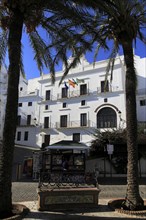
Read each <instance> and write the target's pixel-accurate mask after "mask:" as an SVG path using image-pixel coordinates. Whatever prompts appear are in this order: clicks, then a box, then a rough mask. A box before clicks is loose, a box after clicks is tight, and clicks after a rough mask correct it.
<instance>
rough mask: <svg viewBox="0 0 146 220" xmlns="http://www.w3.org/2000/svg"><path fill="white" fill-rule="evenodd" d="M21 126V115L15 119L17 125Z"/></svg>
mask: <svg viewBox="0 0 146 220" xmlns="http://www.w3.org/2000/svg"><path fill="white" fill-rule="evenodd" d="M20 124H21V115H18V117H17V125H20Z"/></svg>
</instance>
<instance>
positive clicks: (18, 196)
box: [12, 178, 146, 220]
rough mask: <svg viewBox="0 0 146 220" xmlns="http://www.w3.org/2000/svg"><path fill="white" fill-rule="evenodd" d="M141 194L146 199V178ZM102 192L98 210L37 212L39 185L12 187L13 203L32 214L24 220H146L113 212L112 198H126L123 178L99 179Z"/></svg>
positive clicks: (142, 180)
mask: <svg viewBox="0 0 146 220" xmlns="http://www.w3.org/2000/svg"><path fill="white" fill-rule="evenodd" d="M140 181H141V182H140V193H141V196H142V197H143V198H145V199H146V178H143V179H141V180H140ZM99 186H100V189H101V192H100V194H99V205H98V207H97V209H80V210H74V211H73V210H68V211H66V212H50V211H49V212H48V211H47V212H45V211H43V212H39V211H37V193H36V189H37V183H35V182H15V183H13V186H12V195H13V201H14V202H18V203H21V204H24V205H26V206H27V207H28V208H29V209H30V210H31V212H30V213H29V214H28V215H27V216H26V217H25V218H24V220H29V219H30V220H34V219H36V220H38V219H48V220H64V219H66V220H94V219H95V220H99V219H101V220H110V219H113V220H117V219H146V216H141V217H135V216H128V215H124V214H121V213H117V212H114V211H111V210H110V208H109V207H108V205H107V204H108V201H109V200H111V199H112V198H124V196H125V194H126V180H125V179H123V178H101V179H99Z"/></svg>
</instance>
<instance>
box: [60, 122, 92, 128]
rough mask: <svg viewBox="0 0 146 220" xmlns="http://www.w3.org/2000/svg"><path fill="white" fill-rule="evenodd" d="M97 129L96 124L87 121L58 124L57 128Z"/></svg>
mask: <svg viewBox="0 0 146 220" xmlns="http://www.w3.org/2000/svg"><path fill="white" fill-rule="evenodd" d="M81 127H84V128H89V127H90V128H95V127H96V124H95V123H94V122H92V121H91V120H87V121H82V122H81V121H67V122H63V123H60V122H56V128H57V129H61V128H81Z"/></svg>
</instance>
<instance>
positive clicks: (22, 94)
mask: <svg viewBox="0 0 146 220" xmlns="http://www.w3.org/2000/svg"><path fill="white" fill-rule="evenodd" d="M38 93H39V91H38V90H35V91H25V92H23V91H19V97H25V96H38Z"/></svg>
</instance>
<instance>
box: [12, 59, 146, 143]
mask: <svg viewBox="0 0 146 220" xmlns="http://www.w3.org/2000/svg"><path fill="white" fill-rule="evenodd" d="M70 59H71V58H70ZM135 64H136V69H137V77H138V87H137V110H138V111H137V116H138V121H140V122H145V123H146V58H140V57H138V56H135ZM106 67H107V60H103V61H99V62H96V63H95V65H93V64H90V63H88V62H87V60H86V59H85V58H84V57H83V58H82V59H81V62H80V64H79V65H78V66H77V67H76V68H74V69H72V70H71V71H70V72H69V74H68V75H67V77H66V78H65V80H63V82H62V84H61V85H60V86H59V82H60V79H61V77H62V75H63V71H58V72H56V82H55V84H54V85H52V83H51V77H50V74H45V75H43V76H41V77H38V78H35V79H31V80H28V85H27V84H26V83H23V86H22V83H20V88H19V90H20V96H19V115H18V123H19V125H18V128H17V134H16V143H17V144H22V145H26V146H35V147H41V145H42V143H45V144H46V145H49V143H50V144H52V143H55V142H58V141H60V140H77V141H80V142H84V143H86V144H90V142H91V140H92V139H93V133H94V131H95V129H96V128H99V129H107V128H108V129H109V128H119V127H125V126H126V114H125V66H124V61H123V56H120V57H117V58H116V62H115V66H114V71H113V80H112V81H110V74H109V75H108V76H107V84H106V88H105V86H104V82H105V76H106ZM74 81H75V82H76V84H74ZM105 90H106V92H105Z"/></svg>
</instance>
